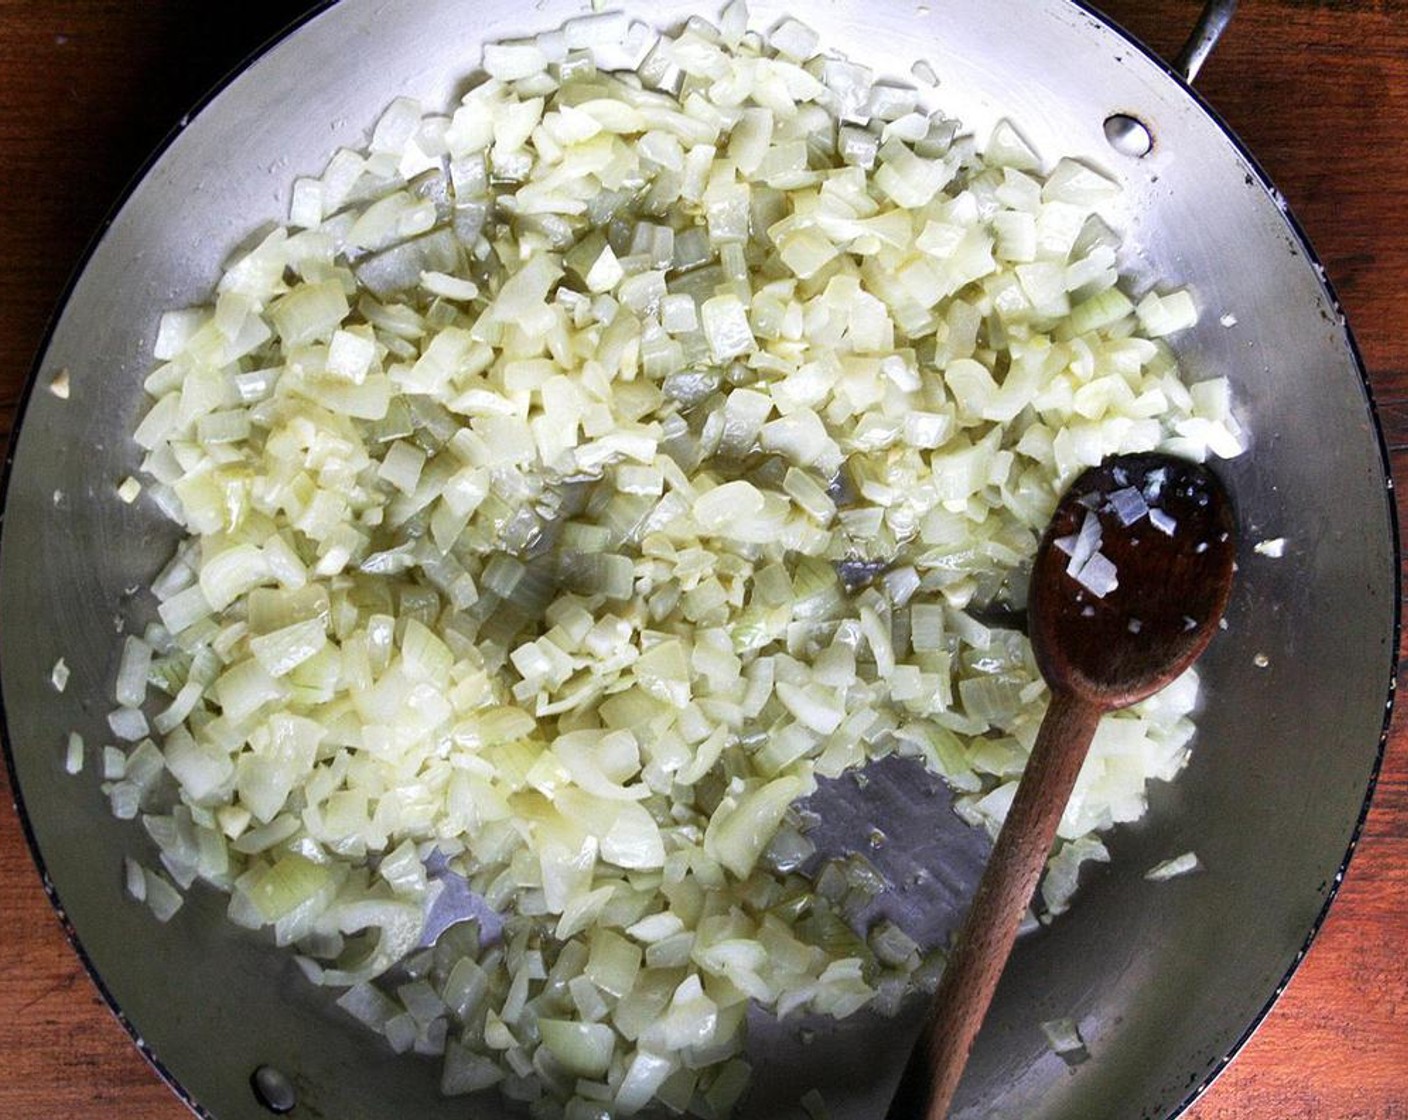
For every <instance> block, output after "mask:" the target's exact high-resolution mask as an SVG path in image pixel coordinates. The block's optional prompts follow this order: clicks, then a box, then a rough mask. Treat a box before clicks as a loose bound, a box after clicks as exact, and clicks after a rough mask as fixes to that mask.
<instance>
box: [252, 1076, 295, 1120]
mask: <svg viewBox="0 0 1408 1120" xmlns="http://www.w3.org/2000/svg"><path fill="white" fill-rule="evenodd" d="M249 1085H250V1088H252V1089H253V1090H254V1099H255V1100H257V1101H258V1102H259V1103H260V1104H262V1105H263V1106H264V1107H265V1108H267V1109H268V1110H269V1111H270V1112H272V1113H275V1114H276V1115H278V1116H282V1115H283V1114H284V1113H286V1112H292V1111H293V1107H294V1105H296V1104H297V1103H298V1094H297V1093H296V1092H294V1089H293V1083H292V1082H291V1081H289V1079H288V1078H287V1077H286V1076H284V1074H282V1073H280V1072H279V1071H278V1070H276V1069H275V1068H274V1067H273V1066H259V1067H258V1068H257V1069H256V1070H255V1071H254V1072H253V1073H252V1074H250V1075H249Z"/></svg>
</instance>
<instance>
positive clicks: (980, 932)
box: [890, 691, 1102, 1120]
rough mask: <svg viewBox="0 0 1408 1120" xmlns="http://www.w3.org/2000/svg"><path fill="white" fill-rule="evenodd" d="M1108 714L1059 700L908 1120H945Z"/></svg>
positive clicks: (1025, 779)
mask: <svg viewBox="0 0 1408 1120" xmlns="http://www.w3.org/2000/svg"><path fill="white" fill-rule="evenodd" d="M1101 714H1102V711H1101V709H1100V707H1099V706H1097V705H1095V704H1092V703H1090V702H1089V701H1088V700H1082V699H1078V698H1076V697H1074V696H1072V695H1070V694H1069V693H1066V692H1060V691H1058V692H1054V693H1053V694H1052V696H1051V703H1050V706H1049V707H1048V708H1047V710H1046V716H1045V718H1044V719H1043V720H1042V723H1041V730H1040V732H1039V733H1038V734H1037V739H1036V745H1035V746H1034V747H1033V748H1032V753H1031V758H1030V760H1029V761H1028V762H1027V767H1026V770H1025V772H1024V773H1023V774H1022V780H1021V781H1020V782H1019V783H1018V785H1017V794H1016V796H1015V797H1014V798H1013V801H1012V808H1011V809H1010V810H1009V811H1008V814H1007V820H1006V823H1004V824H1003V826H1002V831H1001V832H1000V833H999V834H998V837H997V843H996V844H995V845H994V847H993V850H992V855H991V857H990V858H989V860H988V865H987V868H986V870H984V872H983V878H982V881H981V882H980V883H979V885H978V893H977V894H976V895H975V896H974V899H973V905H972V906H971V908H970V909H969V911H968V916H967V918H966V919H965V920H964V923H963V929H962V932H961V933H960V934H959V937H958V944H957V948H956V951H955V953H954V955H953V957H952V958H951V959H950V961H949V963H948V967H947V968H946V969H945V970H944V974H943V979H942V981H941V982H940V984H939V990H938V992H937V993H936V994H935V996H934V1002H933V1004H932V1006H931V1009H930V1012H929V1019H928V1022H927V1023H926V1025H925V1028H924V1033H923V1035H922V1036H921V1037H920V1040H919V1043H918V1045H917V1046H916V1047H915V1051H914V1054H913V1055H912V1057H911V1059H910V1065H909V1069H908V1070H907V1071H906V1073H905V1081H904V1084H903V1085H902V1087H901V1091H900V1098H899V1099H902V1100H904V1101H906V1102H907V1103H906V1105H905V1106H903V1107H904V1111H903V1112H896V1111H894V1110H893V1109H892V1110H891V1113H890V1115H891V1117H893V1118H894V1120H899V1118H900V1117H901V1116H903V1117H905V1118H906V1120H910V1118H913V1117H917V1116H923V1117H925V1118H926V1120H945V1118H946V1117H947V1116H948V1110H949V1105H950V1103H951V1102H952V1100H953V1094H954V1091H955V1090H956V1089H957V1088H958V1080H959V1078H960V1077H961V1076H962V1074H963V1067H964V1066H965V1065H966V1064H967V1062H968V1054H969V1051H970V1050H971V1049H972V1047H973V1040H974V1039H975V1038H976V1037H977V1034H978V1028H979V1027H981V1026H982V1023H983V1017H984V1016H985V1015H986V1014H987V1010H988V1004H989V1003H991V1002H992V997H993V992H994V991H996V989H997V982H998V979H999V978H1000V977H1001V976H1002V970H1003V967H1004V966H1005V965H1006V963H1007V957H1008V955H1009V954H1010V953H1011V952H1012V943H1013V942H1014V941H1015V940H1016V938H1017V928H1018V926H1020V925H1021V922H1022V915H1023V914H1024V913H1025V912H1026V909H1027V905H1028V904H1029V903H1030V902H1031V898H1032V893H1033V892H1034V891H1035V890H1036V884H1037V880H1038V879H1040V878H1041V871H1042V868H1043V867H1044V866H1045V865H1046V860H1047V858H1048V857H1049V856H1050V854H1051V845H1052V843H1053V842H1054V841H1055V839H1056V827H1057V825H1059V824H1060V822H1061V816H1062V814H1063V813H1064V812H1065V809H1066V803H1067V802H1068V801H1069V800H1070V797H1071V790H1072V789H1073V788H1074V787H1075V784H1076V777H1077V775H1079V773H1080V768H1081V764H1082V763H1083V762H1084V761H1085V756H1086V753H1087V751H1088V750H1089V748H1090V741H1091V739H1092V738H1093V737H1094V735H1095V728H1096V725H1097V724H1099V722H1100V716H1101Z"/></svg>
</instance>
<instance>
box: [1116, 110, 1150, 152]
mask: <svg viewBox="0 0 1408 1120" xmlns="http://www.w3.org/2000/svg"><path fill="white" fill-rule="evenodd" d="M1105 139H1106V140H1108V141H1109V142H1110V147H1112V148H1114V149H1115V151H1117V152H1119V153H1120V155H1124V156H1133V157H1134V158H1135V159H1139V158H1141V157H1143V156H1147V155H1148V154H1149V153H1150V152H1151V151H1152V150H1153V148H1154V136H1153V134H1152V133H1151V132H1150V131H1149V127H1148V125H1146V124H1145V123H1144V122H1143V121H1141V120H1140V119H1139V118H1138V117H1131V116H1130V115H1129V114H1128V113H1114V114H1112V115H1111V116H1108V117H1106V118H1105Z"/></svg>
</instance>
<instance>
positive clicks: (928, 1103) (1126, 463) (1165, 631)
mask: <svg viewBox="0 0 1408 1120" xmlns="http://www.w3.org/2000/svg"><path fill="white" fill-rule="evenodd" d="M1146 509H1147V511H1146ZM1097 527H1098V528H1097ZM1235 528H1236V525H1235V520H1234V516H1233V511H1232V503H1231V501H1230V500H1229V498H1228V497H1227V493H1226V491H1225V490H1224V489H1223V488H1222V486H1221V484H1220V483H1219V482H1218V481H1217V479H1216V478H1215V477H1214V476H1213V474H1212V473H1211V472H1210V471H1209V470H1208V469H1207V468H1205V467H1203V466H1201V465H1199V464H1195V463H1189V462H1186V461H1184V460H1181V459H1174V458H1171V457H1169V456H1167V455H1159V454H1141V455H1120V456H1115V457H1113V458H1110V459H1107V460H1106V461H1105V462H1104V463H1102V464H1101V465H1100V466H1099V467H1095V468H1092V469H1091V470H1088V471H1086V472H1085V473H1084V474H1082V475H1081V476H1080V477H1079V478H1078V479H1076V481H1075V484H1074V485H1073V486H1072V487H1071V488H1070V490H1069V491H1068V492H1067V494H1066V496H1065V497H1064V498H1063V499H1062V500H1061V503H1060V505H1059V506H1058V507H1057V510H1056V514H1055V516H1054V517H1053V518H1052V520H1051V524H1050V526H1049V527H1048V528H1047V530H1046V534H1045V536H1044V537H1043V538H1042V541H1041V544H1040V546H1039V548H1038V550H1037V555H1036V563H1035V566H1034V569H1033V571H1032V582H1031V591H1030V593H1029V596H1028V603H1027V609H1028V619H1029V628H1030V635H1031V641H1032V650H1033V652H1034V654H1035V655H1036V661H1037V665H1038V667H1039V668H1040V669H1041V675H1042V676H1043V677H1044V678H1045V679H1046V682H1047V684H1048V685H1049V686H1050V688H1051V703H1050V706H1049V707H1048V708H1047V711H1046V717H1045V718H1044V719H1043V720H1042V724H1041V730H1040V732H1039V734H1038V735H1037V740H1036V745H1035V746H1034V747H1033V748H1032V754H1031V759H1030V760H1029V761H1028V763H1027V767H1026V771H1025V772H1024V773H1023V775H1022V780H1021V782H1020V783H1019V784H1018V786H1017V794H1016V797H1015V798H1014V799H1013V802H1012V808H1011V809H1010V810H1009V812H1008V814H1007V820H1006V823H1005V824H1004V825H1003V827H1002V831H1001V833H1000V834H999V835H998V838H997V842H996V844H995V846H994V847H993V851H992V856H991V858H990V859H989V861H988V865H987V868H986V869H985V871H984V873H983V878H982V880H981V882H980V883H979V885H978V892H977V894H976V895H975V897H974V899H973V904H972V906H971V908H970V909H969V911H968V916H967V918H966V920H965V922H964V925H963V928H962V930H961V932H960V933H959V936H958V941H957V945H956V948H955V951H954V954H953V956H952V958H951V959H950V961H949V963H948V967H947V968H946V969H945V971H944V975H943V979H942V981H941V982H940V985H939V990H938V992H937V993H936V994H935V996H934V1002H933V1005H932V1008H931V1010H930V1014H929V1019H928V1022H927V1023H926V1025H925V1028H924V1032H923V1034H922V1035H921V1036H920V1038H919V1041H918V1043H917V1044H916V1046H915V1050H914V1052H913V1054H912V1055H911V1056H910V1061H909V1066H908V1068H907V1069H906V1071H905V1076H904V1078H903V1080H902V1081H901V1083H900V1089H899V1093H898V1095H897V1096H896V1098H895V1101H894V1103H893V1104H892V1105H891V1107H890V1112H889V1116H890V1117H891V1120H915V1118H917V1117H921V1116H922V1117H924V1118H925V1120H944V1118H945V1117H947V1115H948V1111H949V1105H950V1102H951V1101H952V1100H953V1094H954V1091H955V1090H956V1089H957V1087H958V1080H959V1077H960V1076H961V1075H962V1073H963V1067H964V1066H965V1065H966V1064H967V1061H968V1054H969V1051H970V1050H971V1049H972V1046H973V1040H974V1038H975V1037H976V1036H977V1033H978V1028H979V1027H980V1026H981V1025H982V1022H983V1017H984V1015H986V1013H987V1009H988V1004H989V1003H990V1002H991V1001H992V996H993V992H994V991H995V989H996V988H997V982H998V979H999V977H1001V975H1002V970H1003V967H1004V966H1005V965H1006V963H1007V957H1008V955H1009V954H1010V953H1011V950H1012V943H1013V941H1014V940H1015V939H1016V936H1017V927H1018V925H1019V924H1020V923H1021V920H1022V916H1023V914H1024V913H1025V912H1026V909H1027V906H1028V904H1029V902H1030V901H1031V897H1032V892H1033V891H1034V890H1035V889H1036V884H1037V880H1038V879H1039V878H1040V876H1041V871H1042V868H1043V867H1044V866H1045V863H1046V860H1047V858H1048V856H1049V855H1050V852H1051V846H1052V843H1053V841H1054V840H1055V838H1056V828H1057V825H1058V824H1059V823H1060V820H1061V816H1062V814H1063V813H1064V811H1065V808H1066V803H1067V802H1068V801H1069V800H1070V796H1071V790H1072V788H1073V787H1074V786H1075V782H1076V776H1077V775H1078V774H1079V773H1080V769H1081V765H1082V763H1083V762H1084V761H1085V756H1086V753H1087V751H1088V750H1089V747H1090V741H1091V738H1092V737H1093V736H1094V734H1095V728H1096V725H1097V724H1098V723H1099V722H1100V717H1101V716H1102V715H1103V714H1104V713H1106V712H1110V711H1114V710H1115V709H1117V708H1123V707H1127V706H1129V705H1130V704H1134V703H1137V702H1138V701H1140V700H1143V699H1145V698H1146V697H1149V696H1151V695H1153V694H1154V693H1155V692H1157V691H1158V690H1159V689H1161V688H1163V687H1164V686H1165V685H1166V684H1168V683H1169V682H1170V681H1172V680H1173V679H1174V678H1175V677H1177V676H1178V675H1179V674H1180V673H1182V672H1183V671H1184V670H1185V669H1187V668H1188V667H1189V666H1190V665H1191V664H1192V663H1193V662H1194V661H1195V660H1196V659H1197V657H1198V655H1199V654H1201V653H1202V652H1203V650H1204V649H1205V648H1206V647H1207V644H1208V642H1209V641H1211V640H1212V636H1213V634H1214V633H1216V631H1217V629H1218V622H1219V621H1220V620H1221V618H1222V612H1223V610H1224V609H1225V608H1226V606H1227V597H1228V594H1229V592H1230V591H1231V586H1232V571H1233V561H1234V559H1235V556H1236V540H1235ZM1097 532H1098V539H1097V536H1096V534H1097ZM1092 546H1094V547H1093V548H1092ZM1072 553H1074V554H1073V555H1072ZM1101 558H1103V559H1101ZM1081 564H1083V565H1084V566H1083V567H1080V566H1079V565H1081ZM1073 570H1074V571H1075V572H1076V573H1077V574H1072V571H1073ZM1077 576H1079V578H1077ZM1112 583H1114V584H1116V585H1115V586H1110V584H1112ZM1100 592H1103V594H1100Z"/></svg>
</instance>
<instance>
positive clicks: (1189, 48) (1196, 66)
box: [1173, 0, 1237, 85]
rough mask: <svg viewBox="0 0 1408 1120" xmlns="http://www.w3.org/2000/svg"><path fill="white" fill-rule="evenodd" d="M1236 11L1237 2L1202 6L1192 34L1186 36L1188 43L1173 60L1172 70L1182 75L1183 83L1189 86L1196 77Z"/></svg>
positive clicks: (1219, 0)
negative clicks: (1201, 11) (1201, 12)
mask: <svg viewBox="0 0 1408 1120" xmlns="http://www.w3.org/2000/svg"><path fill="white" fill-rule="evenodd" d="M1236 11H1237V0H1208V2H1207V4H1205V5H1204V6H1203V14H1202V15H1201V16H1199V17H1198V23H1197V25H1196V26H1195V27H1194V28H1193V33H1192V34H1191V35H1189V36H1188V42H1186V43H1184V44H1183V49H1182V50H1181V51H1179V52H1178V57H1177V58H1176V59H1174V60H1173V68H1174V69H1175V70H1177V71H1178V73H1179V74H1180V75H1182V77H1183V80H1184V81H1185V82H1188V83H1189V84H1190V85H1191V84H1192V82H1193V80H1194V79H1195V78H1196V77H1197V76H1198V71H1199V70H1201V69H1202V68H1203V63H1204V62H1206V61H1207V60H1208V56H1209V55H1210V54H1212V52H1213V48H1214V47H1216V46H1217V41H1218V40H1219V39H1221V38H1222V33H1223V32H1224V31H1226V30H1227V25H1228V24H1229V23H1231V22H1232V16H1233V15H1234V14H1235V13H1236Z"/></svg>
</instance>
